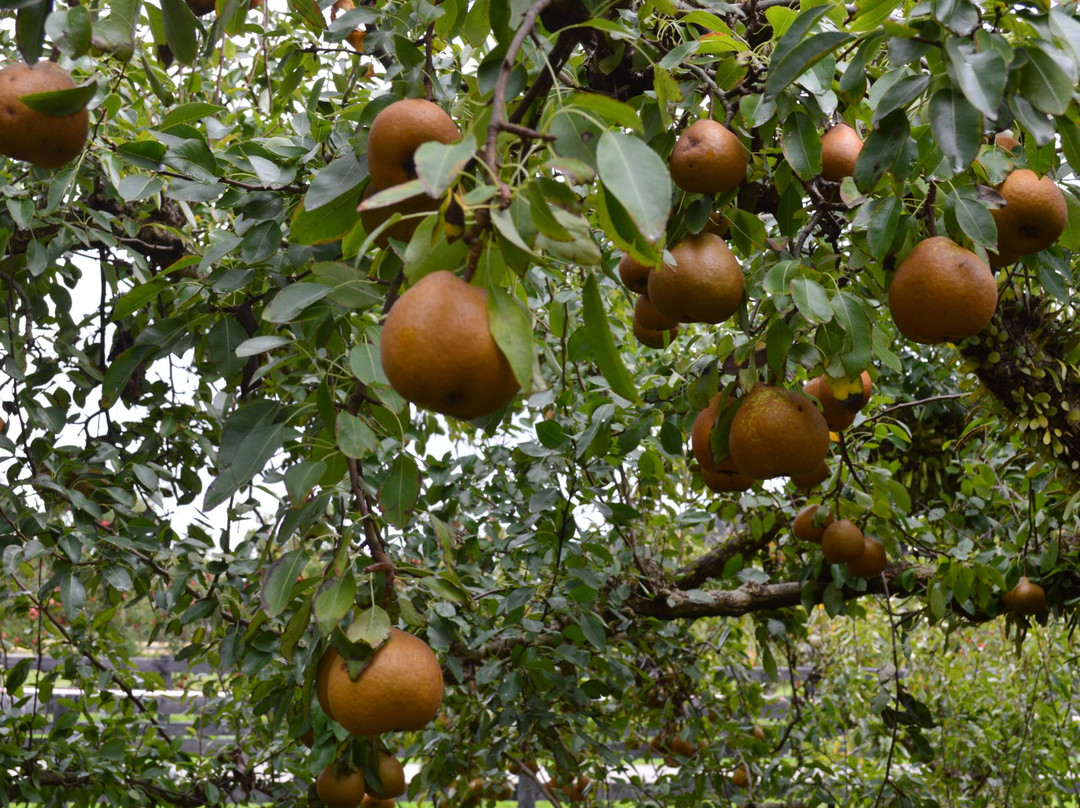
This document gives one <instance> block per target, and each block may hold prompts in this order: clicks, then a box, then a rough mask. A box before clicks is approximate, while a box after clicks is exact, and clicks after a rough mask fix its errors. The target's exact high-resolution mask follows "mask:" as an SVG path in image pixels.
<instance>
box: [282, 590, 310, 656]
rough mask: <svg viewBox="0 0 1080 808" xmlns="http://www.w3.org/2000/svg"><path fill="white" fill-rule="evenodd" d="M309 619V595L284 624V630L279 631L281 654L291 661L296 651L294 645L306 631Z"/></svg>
mask: <svg viewBox="0 0 1080 808" xmlns="http://www.w3.org/2000/svg"><path fill="white" fill-rule="evenodd" d="M310 620H311V595H307V596H306V597H305V598H304V602H303V604H301V606H300V608H299V609H297V610H296V611H295V612H294V613H293V616H292V617H290V618H289V622H288V623H286V624H285V630H284V631H283V632H281V655H282V656H283V657H284V658H285V659H286V660H287V661H289V662H292V660H293V655H294V654H295V652H296V646H297V645H298V644H299V642H300V639H301V638H302V637H303V636H304V634H306V633H307V628H308V622H309V621H310Z"/></svg>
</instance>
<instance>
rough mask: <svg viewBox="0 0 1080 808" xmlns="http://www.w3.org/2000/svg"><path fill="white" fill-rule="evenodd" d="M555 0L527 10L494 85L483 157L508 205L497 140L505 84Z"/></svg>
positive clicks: (503, 112) (502, 120)
mask: <svg viewBox="0 0 1080 808" xmlns="http://www.w3.org/2000/svg"><path fill="white" fill-rule="evenodd" d="M553 1H554V0H536V2H535V3H533V4H532V6H531V7H530V8H529V10H528V11H526V12H525V16H524V18H523V19H522V21H521V27H519V28H518V30H517V33H515V34H514V38H513V39H512V40H511V41H510V47H508V48H507V49H506V54H505V55H504V56H503V60H502V64H500V65H499V77H498V78H497V79H496V80H495V89H494V91H493V92H492V95H491V123H489V124H488V131H487V143H486V145H485V147H484V154H483V159H484V163H485V164H486V165H487V167H488V170H489V171H490V172H491V176H492V178H493V179H494V180H495V182H496V183H497V184H498V186H499V200H500V204H501V205H502V206H503V207H505V206H506V205H509V204H510V188H509V186H507V185H506V183H504V182H503V181H502V180H500V179H499V156H498V142H499V132H501V131H502V127H503V124H505V123H506V87H507V85H508V84H509V83H510V75H511V74H512V73H513V71H514V62H515V61H516V60H517V55H518V51H520V50H521V46H522V44H524V42H525V40H526V39H527V38H528V36H529V34H530V33H532V30H533V28H534V27H536V20H537V18H538V17H539V16H540V12H541V11H543V10H544V9H545V8H547V7H548V6H550V5H551V4H552V2H553Z"/></svg>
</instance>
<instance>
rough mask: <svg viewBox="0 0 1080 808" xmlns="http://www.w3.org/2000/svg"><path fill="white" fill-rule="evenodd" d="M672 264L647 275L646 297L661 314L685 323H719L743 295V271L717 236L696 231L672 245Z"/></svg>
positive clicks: (729, 313) (732, 311)
mask: <svg viewBox="0 0 1080 808" xmlns="http://www.w3.org/2000/svg"><path fill="white" fill-rule="evenodd" d="M671 257H672V258H673V259H674V261H675V263H674V264H668V263H664V264H661V265H660V266H659V267H657V268H656V269H654V270H653V271H652V274H650V275H649V300H650V302H651V303H652V304H653V306H654V307H655V308H656V310H657V311H659V312H660V313H661V314H664V315H666V316H668V317H670V318H671V319H673V320H677V321H680V322H688V323H722V322H724V320H726V319H728V318H729V317H730V316H731V315H733V314H734V313H735V312H736V311H737V310H738V308H739V304H740V303H741V302H742V299H743V274H742V269H741V268H740V266H739V262H738V260H737V259H736V258H735V255H734V254H733V253H732V252H731V250H730V249H729V248H728V245H727V243H726V242H725V241H724V240H723V239H722V238H720V236H717V235H714V234H713V233H698V234H697V235H695V236H689V237H687V238H685V239H683V240H682V241H680V242H679V243H678V244H676V245H675V246H674V247H672V248H671Z"/></svg>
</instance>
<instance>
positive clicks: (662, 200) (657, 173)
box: [556, 131, 671, 243]
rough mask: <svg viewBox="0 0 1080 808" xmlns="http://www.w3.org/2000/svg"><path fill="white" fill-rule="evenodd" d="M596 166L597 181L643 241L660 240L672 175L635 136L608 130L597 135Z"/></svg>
mask: <svg viewBox="0 0 1080 808" xmlns="http://www.w3.org/2000/svg"><path fill="white" fill-rule="evenodd" d="M596 164H597V169H598V171H599V173H600V181H601V182H603V183H604V187H605V188H606V189H607V190H608V191H610V192H611V193H612V194H613V195H614V196H615V198H616V199H618V201H619V204H621V205H622V206H623V208H625V209H626V211H627V213H629V214H630V218H631V219H632V220H633V222H634V225H635V226H636V227H637V229H638V231H639V232H640V233H641V235H642V236H643V237H644V238H645V240H646V241H648V242H650V243H656V242H657V241H659V240H660V239H661V238H662V237H663V235H664V230H665V228H666V227H667V220H668V216H669V215H670V214H671V175H670V174H668V169H667V166H666V165H665V164H664V161H663V160H661V159H660V156H659V155H658V154H657V153H656V152H655V151H654V150H653V149H651V148H649V146H648V145H646V144H645V142H644V141H641V140H639V139H637V138H636V137H632V136H630V135H626V134H623V133H622V132H613V131H607V132H604V133H603V134H602V135H601V136H600V144H599V146H598V147H597V150H596ZM556 215H557V214H556Z"/></svg>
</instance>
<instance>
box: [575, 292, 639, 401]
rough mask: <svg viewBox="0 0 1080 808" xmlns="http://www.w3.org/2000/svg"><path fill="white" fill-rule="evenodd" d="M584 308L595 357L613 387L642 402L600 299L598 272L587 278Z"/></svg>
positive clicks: (583, 297) (622, 394)
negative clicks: (616, 343) (616, 344)
mask: <svg viewBox="0 0 1080 808" xmlns="http://www.w3.org/2000/svg"><path fill="white" fill-rule="evenodd" d="M581 302H582V309H583V314H584V321H585V334H586V336H587V337H588V340H589V347H590V348H591V350H592V356H593V359H595V360H596V364H597V366H598V367H599V368H600V372H601V373H602V374H603V376H604V378H605V379H607V381H608V384H610V385H611V389H612V390H613V391H614V392H615V393H617V394H618V395H620V396H622V397H623V398H625V399H629V400H630V401H633V402H637V401H638V392H637V388H636V387H635V386H634V380H633V379H632V378H631V377H630V374H629V372H627V370H626V366H625V365H624V364H623V361H622V357H621V356H620V355H619V351H618V349H617V348H616V347H615V339H614V338H613V337H612V336H611V329H610V328H609V327H608V319H607V312H606V311H605V310H604V302H603V300H602V299H601V298H600V284H599V283H597V281H596V276H595V275H589V277H588V279H587V280H586V281H585V289H584V292H583V294H582V301H581Z"/></svg>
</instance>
